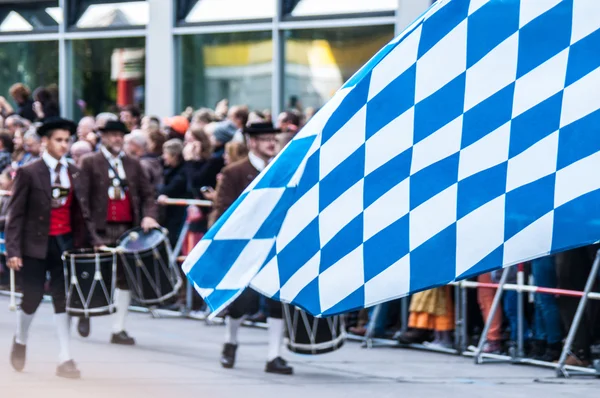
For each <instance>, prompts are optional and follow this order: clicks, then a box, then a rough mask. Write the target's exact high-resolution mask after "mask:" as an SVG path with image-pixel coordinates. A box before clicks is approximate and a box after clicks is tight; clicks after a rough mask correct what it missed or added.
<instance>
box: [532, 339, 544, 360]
mask: <svg viewBox="0 0 600 398" xmlns="http://www.w3.org/2000/svg"><path fill="white" fill-rule="evenodd" d="M545 353H546V341H545V340H533V341H532V342H531V350H530V351H529V356H530V357H531V358H533V359H537V360H542V357H543V356H544V354H545Z"/></svg>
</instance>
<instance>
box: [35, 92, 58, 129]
mask: <svg viewBox="0 0 600 398" xmlns="http://www.w3.org/2000/svg"><path fill="white" fill-rule="evenodd" d="M33 99H34V100H35V102H34V103H33V111H34V112H35V114H36V116H37V120H38V121H41V120H44V119H45V118H49V117H56V116H60V111H59V108H58V102H56V101H55V100H54V98H53V96H52V93H51V92H50V91H49V90H48V89H47V88H45V87H38V88H37V89H36V90H35V91H34V92H33Z"/></svg>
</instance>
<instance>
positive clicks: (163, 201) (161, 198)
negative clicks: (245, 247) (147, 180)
mask: <svg viewBox="0 0 600 398" xmlns="http://www.w3.org/2000/svg"><path fill="white" fill-rule="evenodd" d="M167 199H169V197H168V196H167V195H160V196H159V197H158V198H157V199H156V203H158V204H159V205H164V204H166V202H167Z"/></svg>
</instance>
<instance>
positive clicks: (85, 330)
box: [77, 317, 90, 337]
mask: <svg viewBox="0 0 600 398" xmlns="http://www.w3.org/2000/svg"><path fill="white" fill-rule="evenodd" d="M77 331H78V332H79V335H80V336H81V337H88V336H89V335H90V318H87V317H81V318H79V323H78V324H77Z"/></svg>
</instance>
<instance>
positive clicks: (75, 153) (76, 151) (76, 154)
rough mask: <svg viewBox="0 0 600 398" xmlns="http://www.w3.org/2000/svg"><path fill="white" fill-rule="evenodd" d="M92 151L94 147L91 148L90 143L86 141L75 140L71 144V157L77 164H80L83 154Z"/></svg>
mask: <svg viewBox="0 0 600 398" xmlns="http://www.w3.org/2000/svg"><path fill="white" fill-rule="evenodd" d="M93 151H94V149H93V148H92V144H90V143H89V142H88V141H85V140H82V141H77V142H75V143H74V144H73V145H71V158H72V159H73V162H75V164H76V165H77V166H80V165H81V159H82V158H83V156H85V155H87V154H88V153H92V152H93Z"/></svg>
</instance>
